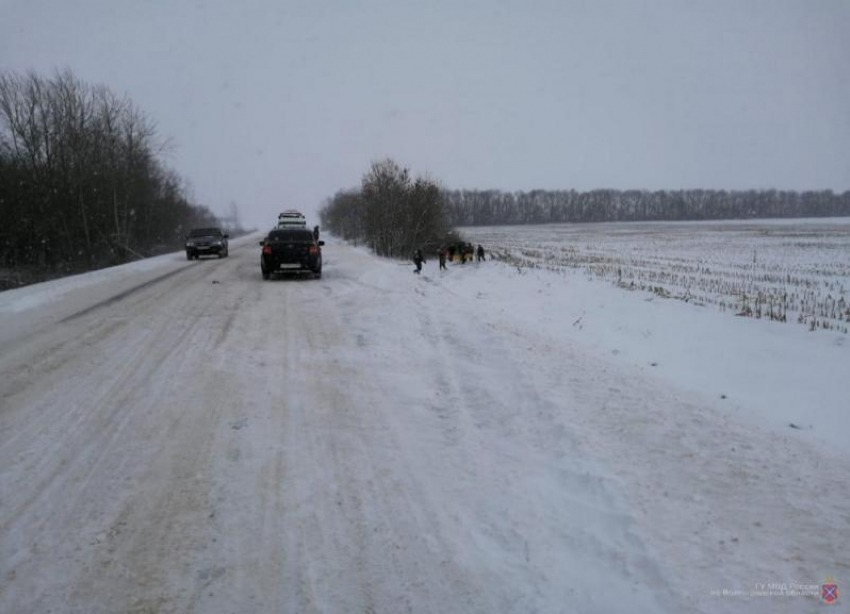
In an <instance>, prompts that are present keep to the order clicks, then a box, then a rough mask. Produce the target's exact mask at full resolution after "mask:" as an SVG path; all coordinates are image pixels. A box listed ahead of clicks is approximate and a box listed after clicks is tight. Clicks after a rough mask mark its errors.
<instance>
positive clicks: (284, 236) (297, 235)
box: [268, 230, 313, 243]
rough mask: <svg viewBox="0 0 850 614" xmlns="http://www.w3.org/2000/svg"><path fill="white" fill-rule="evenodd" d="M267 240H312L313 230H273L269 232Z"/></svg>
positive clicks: (301, 241)
mask: <svg viewBox="0 0 850 614" xmlns="http://www.w3.org/2000/svg"><path fill="white" fill-rule="evenodd" d="M268 240H269V241H297V242H298V243H305V242H309V243H312V242H313V232H312V231H310V230H273V231H272V232H270V233H269V238H268Z"/></svg>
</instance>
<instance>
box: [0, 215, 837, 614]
mask: <svg viewBox="0 0 850 614" xmlns="http://www.w3.org/2000/svg"><path fill="white" fill-rule="evenodd" d="M518 230H519V231H521V232H528V233H532V232H534V231H535V229H518ZM536 230H537V232H540V230H539V229H536ZM481 232H491V233H493V232H496V231H495V230H489V231H481ZM552 232H557V229H553V230H552ZM602 234H604V233H602ZM490 236H491V237H494V236H495V235H493V234H491V235H490ZM529 236H531V234H529ZM256 238H257V237H248V238H246V239H244V240H240V242H239V243H236V242H234V245H233V247H232V250H231V257H230V258H228V259H224V260H205V261H201V262H186V260H185V257H184V256H183V255H182V254H175V255H172V256H164V257H161V258H159V259H156V260H155V261H149V262H147V263H145V264H142V263H138V264H133V265H128V266H125V267H117V268H115V269H110V270H108V271H98V272H95V273H92V274H87V275H82V276H78V277H74V278H68V279H64V280H57V281H54V282H48V283H45V284H37V285H35V286H30V287H26V288H21V289H18V290H11V291H8V292H4V293H0V343H2V347H3V352H2V353H0V612H2V613H3V614H19V613H20V614H29V613H32V612H52V613H54V614H61V613H74V614H105V613H109V614H112V613H117V612H120V613H125V612H132V613H139V614H141V613H145V614H154V613H156V614H166V613H168V614H171V613H175V614H176V613H184V612H198V613H215V614H218V613H230V612H240V613H254V612H256V613H258V614H259V613H267V612H287V613H289V612H292V613H295V612H304V613H328V614H334V613H345V614H347V613H353V612H370V613H375V614H400V613H432V612H433V613H435V614H437V613H439V614H455V613H458V614H459V613H469V612H472V613H480V614H494V613H511V614H514V613H515V614H529V613H541V614H542V613H552V614H555V613H558V614H560V613H565V614H566V613H576V612H577V613H588V614H593V613H598V612H615V613H616V612H622V613H624V614H634V613H635V612H639V613H662V612H671V613H672V612H675V613H680V612H686V613H712V614H713V613H720V614H725V613H736V612H748V613H751V612H755V613H771V614H773V613H780V614H783V613H789V614H790V613H792V612H793V613H797V612H808V611H819V610H820V609H821V607H822V604H821V603H820V600H819V597H818V596H817V592H818V590H817V589H818V588H819V585H820V584H821V583H823V582H824V581H826V580H827V578H828V577H830V576H832V577H834V578H835V580H836V581H837V583H838V585H839V587H840V589H841V591H842V597H841V599H842V601H845V600H846V598H845V597H843V594H844V593H846V589H845V587H847V586H848V584H850V553H848V549H847V544H848V537H850V512H848V510H850V480H848V472H847V467H848V466H850V443H848V441H850V439H848V437H850V412H848V411H847V408H848V403H850V379H848V365H850V337H848V335H845V334H844V333H841V332H838V331H835V330H823V331H818V332H817V333H811V332H809V331H808V329H807V328H806V327H803V326H798V325H793V326H792V325H790V324H789V325H780V324H776V323H775V322H770V321H768V320H766V319H764V318H762V319H761V320H756V319H751V318H734V317H730V316H729V315H728V314H726V313H722V312H721V311H720V310H718V309H715V308H712V307H710V306H705V307H700V306H698V305H695V304H694V303H693V302H689V303H685V302H683V301H673V300H663V299H662V298H660V297H659V295H658V293H655V292H652V291H643V290H635V291H632V292H629V291H624V290H623V289H621V288H618V287H616V286H615V285H613V284H610V283H608V282H606V281H600V279H599V278H598V277H597V276H596V275H587V274H586V273H585V271H584V267H578V268H576V267H560V266H559V267H557V268H556V270H554V271H553V270H547V268H546V267H543V266H540V267H517V266H514V265H513V264H508V263H503V262H495V261H493V262H491V261H488V262H485V263H481V264H466V265H450V266H449V270H448V271H445V272H439V271H437V266H436V264H435V262H434V261H432V260H431V259H429V261H428V263H427V264H426V265H425V270H424V273H423V275H422V276H417V275H414V274H412V269H413V265H412V264H410V263H400V262H392V261H387V260H382V259H378V258H376V257H374V256H372V255H370V254H368V253H367V252H365V251H364V250H362V249H356V248H352V247H349V246H346V245H342V244H338V243H334V241H333V240H332V239H328V245H327V246H326V248H325V265H324V276H323V278H322V279H321V280H298V279H282V280H275V281H269V282H264V281H262V280H261V279H260V272H259V265H258V258H259V254H258V251H259V248H258V247H257V246H256V244H255V240H256ZM603 239H605V238H604V237H603V236H601V235H600V236H599V240H600V241H601V240H603ZM559 240H560V239H558V238H557V237H550V239H549V240H548V243H547V245H549V246H550V248H552V249H554V246H555V245H557V243H558V241H559ZM605 240H609V239H605ZM630 240H632V241H633V242H634V241H635V240H634V238H632V239H630ZM482 241H485V239H483V236H482ZM538 241H539V239H538ZM586 241H587V243H588V244H589V243H591V241H589V240H586ZM494 243H496V241H495V240H494V239H491V240H486V243H485V245H490V244H494ZM662 243H663V241H662ZM506 249H507V247H506ZM511 249H514V248H511ZM825 251H828V250H825ZM708 257H714V255H713V254H708V255H706V258H708ZM831 262H833V263H834V264H835V265H836V267H837V266H838V265H840V259H839V258H836V259H834V260H833V261H831ZM845 264H846V263H845ZM712 266H714V265H712ZM831 270H832V271H834V270H836V269H835V268H833V269H831ZM671 291H672V290H671ZM767 584H777V585H781V584H785V585H786V590H785V592H784V593H783V594H774V595H764V594H762V593H763V592H765V590H766V588H765V587H764V586H763V585H767ZM800 586H802V587H804V588H800ZM842 608H844V609H846V604H845V603H840V604H839V605H838V609H837V610H836V611H844V610H842ZM833 609H834V608H833Z"/></svg>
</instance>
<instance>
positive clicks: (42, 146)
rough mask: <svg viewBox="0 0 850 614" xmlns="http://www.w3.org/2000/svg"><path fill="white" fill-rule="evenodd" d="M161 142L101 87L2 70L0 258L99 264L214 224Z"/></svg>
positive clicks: (148, 124) (61, 76) (127, 105)
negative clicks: (169, 164) (193, 197)
mask: <svg viewBox="0 0 850 614" xmlns="http://www.w3.org/2000/svg"><path fill="white" fill-rule="evenodd" d="M163 149H164V144H163V142H162V141H161V140H160V139H159V138H158V137H157V134H156V129H155V127H154V124H153V122H152V121H151V120H150V119H149V118H147V117H146V116H145V115H144V113H142V111H140V110H139V109H138V108H137V107H136V106H135V105H134V104H133V103H132V102H131V101H130V100H129V99H127V98H126V97H119V96H116V95H115V94H114V93H113V92H111V91H110V90H109V89H108V88H106V87H104V86H99V85H89V84H86V83H84V82H82V81H81V80H79V79H77V78H76V77H75V76H74V75H73V74H72V73H71V72H69V71H64V72H60V73H57V74H56V75H54V76H53V77H52V78H44V77H42V76H39V75H37V74H34V73H29V74H25V75H22V74H17V73H10V72H7V73H0V219H2V220H3V223H2V224H0V266H4V267H21V266H23V267H27V266H31V267H37V268H40V269H42V270H44V269H55V270H62V269H64V270H68V271H70V270H83V269H89V268H96V267H99V266H105V265H109V264H117V263H120V262H124V261H126V260H130V259H134V258H137V257H140V256H146V255H150V254H153V253H157V252H161V251H165V250H167V249H177V248H179V247H180V246H181V241H182V238H183V235H184V234H185V232H186V230H187V229H188V228H189V227H192V226H207V225H209V226H214V225H217V220H216V218H215V216H214V215H213V214H212V213H210V211H209V210H207V209H206V208H205V207H202V206H198V205H196V204H193V203H192V202H190V199H189V197H188V188H187V186H186V184H185V182H184V180H183V179H182V178H181V177H179V176H178V175H177V174H176V173H175V172H174V171H172V170H170V169H169V168H168V167H167V166H165V165H164V164H163V162H162V161H161V155H162V153H163Z"/></svg>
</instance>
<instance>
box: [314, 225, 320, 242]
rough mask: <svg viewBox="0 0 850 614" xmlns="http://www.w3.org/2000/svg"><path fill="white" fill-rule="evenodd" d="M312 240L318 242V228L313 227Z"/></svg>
mask: <svg viewBox="0 0 850 614" xmlns="http://www.w3.org/2000/svg"><path fill="white" fill-rule="evenodd" d="M313 238H314V239H315V240H316V241H318V240H319V227H318V226H313Z"/></svg>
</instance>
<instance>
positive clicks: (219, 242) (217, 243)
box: [213, 241, 221, 245]
mask: <svg viewBox="0 0 850 614" xmlns="http://www.w3.org/2000/svg"><path fill="white" fill-rule="evenodd" d="M213 245H221V241H213Z"/></svg>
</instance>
